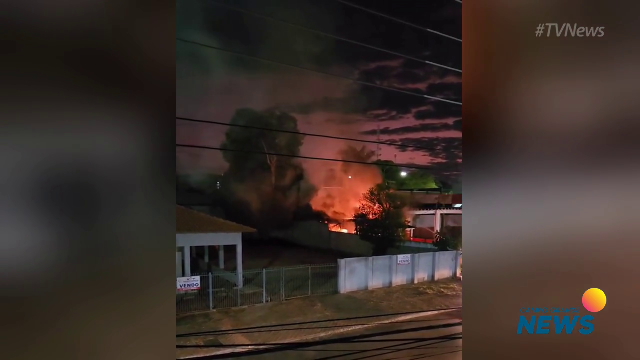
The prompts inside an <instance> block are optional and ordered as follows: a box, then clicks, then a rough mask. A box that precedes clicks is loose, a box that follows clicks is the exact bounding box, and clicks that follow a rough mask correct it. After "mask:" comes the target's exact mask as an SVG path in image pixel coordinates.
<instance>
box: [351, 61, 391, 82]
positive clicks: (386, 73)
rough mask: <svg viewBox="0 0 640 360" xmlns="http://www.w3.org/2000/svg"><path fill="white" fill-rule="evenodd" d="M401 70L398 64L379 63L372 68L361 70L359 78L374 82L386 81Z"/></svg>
mask: <svg viewBox="0 0 640 360" xmlns="http://www.w3.org/2000/svg"><path fill="white" fill-rule="evenodd" d="M398 70H399V68H398V67H397V66H391V65H378V66H376V67H373V68H371V69H365V70H362V71H360V73H359V80H360V81H366V82H370V83H374V84H378V83H381V82H385V81H386V80H388V79H389V78H391V76H392V75H393V74H394V73H396V72H397V71H398Z"/></svg>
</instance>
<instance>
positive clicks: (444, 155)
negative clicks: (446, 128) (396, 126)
mask: <svg viewBox="0 0 640 360" xmlns="http://www.w3.org/2000/svg"><path fill="white" fill-rule="evenodd" d="M389 142H397V143H401V144H403V145H411V146H416V147H418V148H407V147H401V146H398V147H397V149H398V151H400V152H406V151H415V152H424V153H426V154H427V155H429V156H430V157H432V158H435V159H438V160H441V161H457V160H461V159H462V138H461V137H421V138H401V139H395V140H389Z"/></svg>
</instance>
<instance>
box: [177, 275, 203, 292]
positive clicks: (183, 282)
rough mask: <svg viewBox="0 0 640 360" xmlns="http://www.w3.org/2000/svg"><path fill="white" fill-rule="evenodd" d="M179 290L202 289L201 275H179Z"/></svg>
mask: <svg viewBox="0 0 640 360" xmlns="http://www.w3.org/2000/svg"><path fill="white" fill-rule="evenodd" d="M177 286H178V291H193V290H200V276H189V277H179V278H178V282H177Z"/></svg>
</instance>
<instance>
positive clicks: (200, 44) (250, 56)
mask: <svg viewBox="0 0 640 360" xmlns="http://www.w3.org/2000/svg"><path fill="white" fill-rule="evenodd" d="M176 40H178V41H182V42H185V43H188V44H193V45H198V46H202V47H206V48H210V49H214V50H218V51H222V52H227V53H230V54H235V55H240V56H244V57H247V58H250V59H255V60H260V61H264V62H270V63H274V64H278V65H282V66H289V67H292V68H295V69H299V70H305V71H310V72H315V73H318V74H322V75H326V76H333V77H336V78H340V79H343V80H348V81H352V82H354V83H357V84H361V85H367V86H373V87H377V88H379V89H385V90H389V91H395V92H399V93H403V94H407V95H413V96H419V97H422V98H426V99H432V100H438V101H444V102H448V103H451V104H457V105H462V103H461V102H458V101H453V100H448V99H443V98H439V97H436V96H429V95H423V94H418V93H414V92H411V91H405V90H400V89H394V88H390V87H387V86H383V85H378V84H373V83H369V82H366V81H361V80H356V79H352V78H348V77H345V76H340V75H336V74H331V73H327V72H323V71H318V70H313V69H308V68H305V67H302V66H297V65H291V64H287V63H283V62H280V61H276V60H269V59H264V58H261V57H257V56H252V55H247V54H243V53H240V52H237V51H233V50H227V49H223V48H220V47H217V46H213V45H207V44H203V43H200V42H197V41H192V40H186V39H181V38H176Z"/></svg>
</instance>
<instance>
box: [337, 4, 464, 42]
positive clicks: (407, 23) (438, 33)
mask: <svg viewBox="0 0 640 360" xmlns="http://www.w3.org/2000/svg"><path fill="white" fill-rule="evenodd" d="M337 1H338V2H341V3H343V4H345V5H348V6H351V7H354V8H357V9H360V10H364V11H366V12H370V13H372V14H376V15H378V16H382V17H385V18H387V19H391V20H394V21H397V22H399V23H402V24H405V25H408V26H411V27H414V28H416V29H420V30H424V31H428V32H430V33H434V34H437V35H440V36H444V37H448V38H449V39H453V40H457V41H460V42H462V39H459V38H457V37H454V36H451V35H447V34H443V33H441V32H439V31H435V30H431V29H428V28H426V27H422V26H419V25H416V24H412V23H410V22H407V21H404V20H401V19H398V18H395V17H393V16H389V15H386V14H383V13H379V12H377V11H373V10H371V9H367V8H365V7H362V6H360V5H356V4H353V3H350V2H348V1H344V0H337ZM460 3H462V2H461V1H460Z"/></svg>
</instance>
